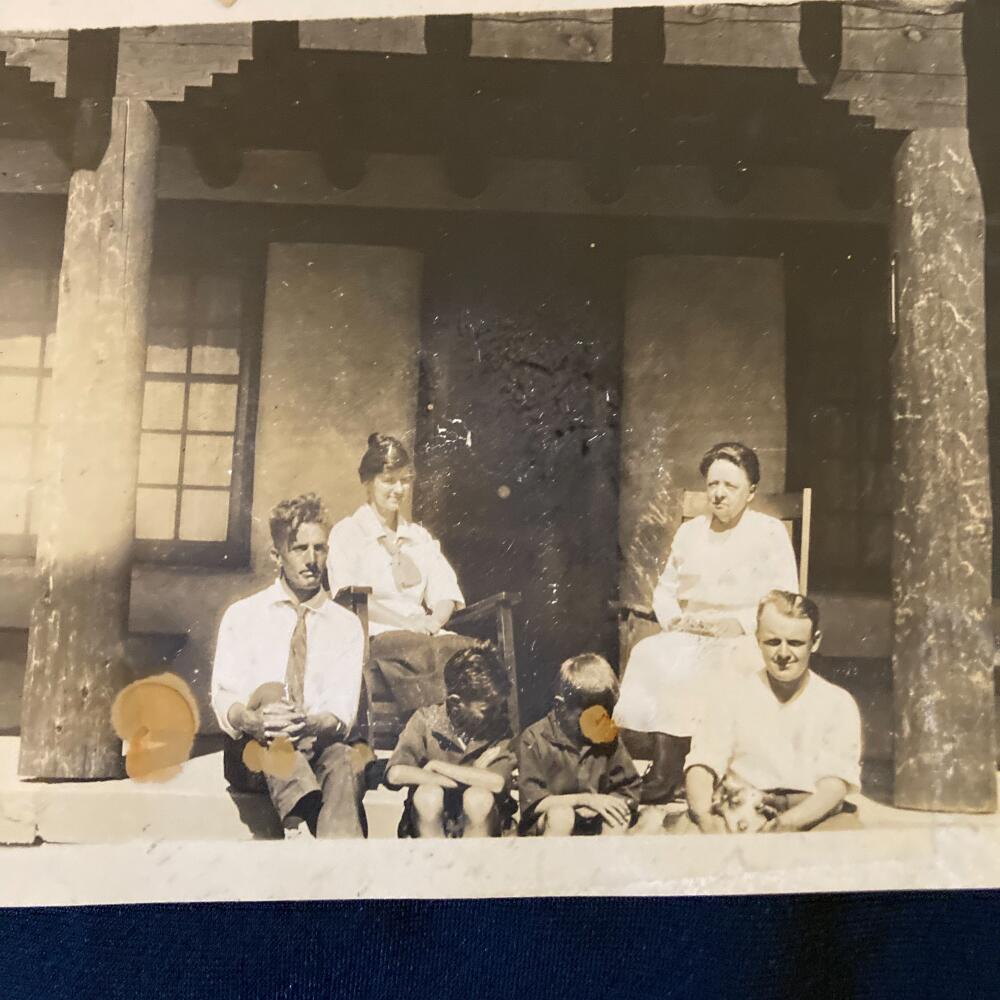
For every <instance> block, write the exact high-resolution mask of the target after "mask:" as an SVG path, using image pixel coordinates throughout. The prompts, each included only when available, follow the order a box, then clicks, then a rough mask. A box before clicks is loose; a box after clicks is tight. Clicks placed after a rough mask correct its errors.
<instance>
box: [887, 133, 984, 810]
mask: <svg viewBox="0 0 1000 1000" xmlns="http://www.w3.org/2000/svg"><path fill="white" fill-rule="evenodd" d="M984 228H985V227H984V217H983V202H982V196H981V193H980V187H979V180H978V178H977V176H976V172H975V169H974V167H973V162H972V157H971V155H970V153H969V145H968V134H967V132H966V130H965V129H960V128H947V129H919V130H917V131H915V132H912V133H910V135H909V136H908V137H907V139H906V140H905V142H904V143H903V145H902V147H901V149H900V151H899V153H898V155H897V159H896V163H895V204H894V214H893V224H892V239H893V250H894V252H895V255H896V266H897V288H898V293H897V302H898V319H897V335H898V341H897V343H896V346H895V352H894V355H893V361H892V382H893V468H894V475H895V480H896V489H897V494H896V503H895V511H896V514H895V524H894V533H893V559H892V577H893V616H894V617H893V672H894V677H895V691H896V694H895V712H896V749H895V758H896V784H895V802H896V805H898V806H902V807H906V808H912V809H940V810H946V811H955V812H989V811H993V810H995V809H996V804H997V803H996V747H995V740H996V737H995V726H994V702H993V635H992V629H991V624H990V605H991V565H992V562H991V551H992V518H991V505H990V478H989V464H988V463H989V447H988V441H987V422H986V421H987V406H988V402H987V395H986V328H985V313H984V299H983V270H984V246H983V240H984Z"/></svg>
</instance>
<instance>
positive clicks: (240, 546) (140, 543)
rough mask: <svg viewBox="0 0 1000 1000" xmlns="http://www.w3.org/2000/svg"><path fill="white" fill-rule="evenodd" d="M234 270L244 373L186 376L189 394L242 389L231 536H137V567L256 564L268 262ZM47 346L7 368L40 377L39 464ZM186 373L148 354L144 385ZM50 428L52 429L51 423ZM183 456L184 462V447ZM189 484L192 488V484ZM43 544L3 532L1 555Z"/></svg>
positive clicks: (33, 533) (29, 551)
mask: <svg viewBox="0 0 1000 1000" xmlns="http://www.w3.org/2000/svg"><path fill="white" fill-rule="evenodd" d="M187 263H188V264H189V265H190V264H191V261H187ZM178 270H179V268H178V267H177V265H176V263H174V262H170V263H168V264H167V265H166V266H164V267H163V268H162V269H156V268H155V262H154V273H168V274H169V273H177V272H178ZM231 270H232V271H234V272H236V273H237V274H238V277H239V282H240V288H241V297H242V310H241V321H240V371H239V375H236V376H218V375H213V374H207V373H205V374H199V373H192V372H190V371H188V372H185V373H184V375H183V384H184V386H185V390H184V391H185V398H186V397H187V394H188V392H189V391H190V386H191V385H192V384H194V383H196V382H209V383H213V382H214V383H228V384H232V385H236V387H237V396H236V424H235V428H234V431H233V463H232V478H231V479H230V483H229V518H228V532H227V538H226V540H225V541H192V540H186V539H146V538H136V539H134V541H133V546H132V559H133V563H134V564H136V565H161V566H189V567H202V568H206V569H219V568H233V569H245V568H246V567H247V566H249V565H250V536H251V523H252V506H253V476H254V439H255V435H256V429H257V402H258V397H259V390H260V354H261V344H262V339H263V319H264V292H265V289H264V284H265V280H266V266H265V264H264V262H263V261H262V260H261V259H260V255H259V254H256V255H253V254H252V255H250V257H249V258H247V259H243V260H235V261H234V262H233V266H232V268H231ZM183 273H185V274H187V275H189V276H194V275H196V274H197V270H196V269H189V270H185V271H184V272H183ZM57 287H58V285H57ZM54 333H55V330H54V329H53V332H52V334H49V335H48V336H52V335H53V334H54ZM46 340H47V338H46ZM45 346H46V341H43V343H42V346H41V348H40V351H39V363H38V365H37V366H36V367H28V366H23V365H21V366H10V367H9V368H8V367H5V368H4V369H3V371H4V373H5V374H6V373H9V374H13V375H18V374H21V375H24V374H32V375H35V376H36V377H37V378H38V382H39V389H38V397H39V398H38V399H36V404H35V406H36V422H35V423H34V424H33V425H32V430H33V435H34V437H33V443H32V461H33V462H34V461H35V459H36V454H37V449H38V448H39V443H38V435H39V430H40V425H39V424H38V422H37V412H38V411H37V408H38V407H39V406H40V405H41V402H40V396H41V384H42V383H43V381H44V380H45V379H50V378H52V375H53V370H52V368H51V367H46V366H45V360H46V359H45ZM189 346H190V345H189ZM180 374H181V373H166V372H147V371H146V370H145V358H144V360H143V383H142V384H143V386H145V384H146V381H147V380H149V379H150V378H152V379H153V380H154V381H179V379H178V378H177V375H180ZM172 376H173V377H172ZM49 427H51V422H50V424H49ZM140 433H141V432H140ZM199 433H202V432H199ZM181 455H182V460H183V449H182V452H181ZM137 488H138V481H137ZM185 488H186V489H191V487H185ZM194 489H197V487H194ZM177 492H178V494H180V483H178V484H177ZM27 516H28V518H29V521H28V527H29V529H32V528H34V527H35V526H34V525H32V524H31V521H30V516H31V514H30V502H29V509H28V513H27ZM178 516H179V511H178ZM37 548H38V534H37V530H29V531H26V532H23V533H19V534H10V533H0V559H29V560H34V559H35V558H36V557H37Z"/></svg>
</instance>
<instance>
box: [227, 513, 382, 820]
mask: <svg viewBox="0 0 1000 1000" xmlns="http://www.w3.org/2000/svg"><path fill="white" fill-rule="evenodd" d="M270 527H271V539H272V542H273V548H272V549H271V555H272V557H273V558H274V560H275V562H276V563H277V564H278V567H279V575H278V579H277V580H276V581H275V582H274V583H273V584H272V585H271V586H269V587H267V588H266V589H264V590H262V591H259V592H258V593H256V594H253V595H252V596H250V597H247V598H245V599H243V600H241V601H237V602H236V603H235V604H233V605H231V606H230V607H229V608H228V609H227V611H226V613H225V615H223V618H222V624H221V625H220V627H219V639H218V644H217V647H216V653H215V664H214V668H213V671H212V707H213V709H214V710H215V714H216V716H217V717H218V720H219V725H220V727H221V728H222V730H223V732H224V733H226V735H227V736H229V737H231V740H230V741H227V742H228V746H227V769H226V770H227V777H229V778H230V780H231V781H232V782H233V783H234V784H237V785H238V784H240V783H241V782H240V781H239V777H238V776H239V773H240V771H241V770H242V769H241V767H240V766H239V765H240V762H244V763H247V764H251V766H253V764H254V762H256V763H257V765H258V766H260V767H261V769H262V770H263V774H264V780H265V782H266V786H267V791H268V793H269V794H270V796H271V801H272V802H273V803H274V806H275V808H276V809H277V811H278V815H279V816H280V817H281V820H282V822H283V825H284V827H285V829H286V834H287V833H288V832H290V831H293V832H294V833H300V832H303V829H304V828H305V827H308V829H309V830H310V831H311V832H312V833H313V834H314V835H315V836H317V837H324V838H325V837H351V836H363V835H364V832H365V826H366V824H365V816H364V809H363V807H362V805H361V798H362V796H363V794H364V770H365V766H366V764H367V763H368V762H369V761H370V760H371V751H370V750H369V749H368V747H367V746H366V745H365V744H364V742H363V734H362V733H361V732H360V727H359V726H358V722H359V720H358V714H359V706H360V701H361V678H362V667H363V660H364V642H365V637H364V632H363V629H362V627H361V623H360V622H359V621H358V619H357V618H356V617H355V616H354V615H353V614H351V612H349V611H347V610H345V609H344V608H342V607H340V605H338V604H336V603H334V602H333V601H332V600H331V599H330V597H329V595H328V594H327V593H326V591H325V590H324V589H323V586H322V580H323V573H324V570H325V568H326V560H327V536H328V534H329V520H328V516H327V513H326V510H325V508H324V507H323V503H322V501H321V500H320V499H319V497H317V496H316V495H315V494H304V495H302V496H299V497H296V498H295V499H293V500H285V501H282V503H280V504H278V505H277V506H276V507H275V508H274V510H273V511H272V512H271V519H270ZM254 744H256V746H255V745H254ZM248 751H249V752H248ZM244 773H245V772H244ZM234 776H235V780H234Z"/></svg>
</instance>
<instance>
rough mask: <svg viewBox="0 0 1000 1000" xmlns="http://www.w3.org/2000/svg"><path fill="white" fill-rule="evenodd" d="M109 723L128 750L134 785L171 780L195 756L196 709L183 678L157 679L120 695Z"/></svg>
mask: <svg viewBox="0 0 1000 1000" xmlns="http://www.w3.org/2000/svg"><path fill="white" fill-rule="evenodd" d="M111 724H112V725H113V726H114V729H115V732H116V733H117V734H118V737H119V739H121V741H122V743H123V744H124V747H125V773H126V774H127V775H128V776H129V777H130V778H132V779H133V780H135V781H167V780H169V779H170V778H172V777H174V776H175V775H176V774H178V773H179V772H180V769H181V765H182V764H183V763H184V762H185V761H186V760H188V758H189V757H190V756H191V749H192V747H193V746H194V738H195V735H196V734H197V732H198V725H199V716H198V704H197V702H196V701H195V697H194V695H193V694H192V692H191V688H190V687H189V686H188V684H187V682H186V681H184V680H183V679H182V678H180V677H178V676H177V675H176V674H170V673H164V674H156V675H155V676H153V677H144V678H143V679H142V680H138V681H134V682H133V683H131V684H129V685H128V687H126V688H123V689H122V690H121V691H120V692H119V693H118V697H117V698H115V702H114V704H113V705H112V706H111Z"/></svg>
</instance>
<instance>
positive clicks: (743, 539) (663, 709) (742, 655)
mask: <svg viewBox="0 0 1000 1000" xmlns="http://www.w3.org/2000/svg"><path fill="white" fill-rule="evenodd" d="M711 521H712V519H711V516H710V515H703V516H701V517H696V518H693V519H692V520H690V521H687V522H685V523H684V524H682V525H681V526H680V528H678V530H677V534H676V535H675V536H674V543H673V545H672V546H671V549H670V556H669V558H668V560H667V566H666V569H665V570H664V571H663V575H662V576H661V577H660V580H659V582H658V583H657V585H656V589H655V590H654V591H653V610H654V611H655V612H656V617H657V619H658V620H659V622H660V625H661V626H665V625H667V624H668V623H669V622H670V621H671V620H673V619H674V618H677V617H679V616H680V615H681V614H690V615H695V616H697V617H699V618H701V619H703V620H705V621H708V622H711V621H718V620H720V619H723V618H735V619H737V620H738V621H739V622H740V624H741V625H742V626H743V631H744V633H745V634H744V635H741V636H739V637H738V638H734V639H716V638H712V637H708V636H699V635H693V634H691V633H689V632H660V633H658V634H657V635H652V636H649V638H647V639H643V640H642V641H641V642H639V643H637V644H636V646H635V648H634V649H633V650H632V655H631V656H630V657H629V661H628V665H627V667H626V670H625V676H624V678H623V680H622V687H621V696H620V698H619V699H618V705H617V707H616V708H615V714H614V717H615V721H616V722H617V723H618V725H620V726H623V727H624V728H626V729H633V730H635V731H637V732H643V733H669V734H671V735H673V736H690V735H691V734H692V733H693V732H694V728H695V726H696V724H697V721H698V719H699V718H701V716H702V714H703V713H704V712H705V711H706V710H708V708H709V707H710V704H711V700H712V697H713V693H714V692H716V691H718V690H720V688H722V687H725V686H727V683H728V682H729V681H731V680H732V679H733V678H734V676H740V675H745V674H749V673H753V672H754V671H757V670H760V668H761V657H760V650H759V649H758V648H757V642H756V639H755V638H754V633H755V630H756V622H757V605H758V604H759V603H760V599H761V598H762V597H763V596H764V595H765V594H766V593H767V592H768V591H770V590H776V589H777V590H787V591H791V592H792V593H797V592H798V589H799V583H798V570H797V568H796V565H795V552H794V551H793V549H792V543H791V540H790V539H789V537H788V531H787V529H786V528H785V526H784V525H783V524H782V522H781V521H779V520H778V519H777V518H773V517H769V516H768V515H766V514H760V513H758V512H757V511H755V510H746V511H744V513H743V516H742V517H741V518H740V521H739V523H738V524H737V525H736V526H735V527H734V528H730V529H728V530H725V531H713V530H712V528H711Z"/></svg>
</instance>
